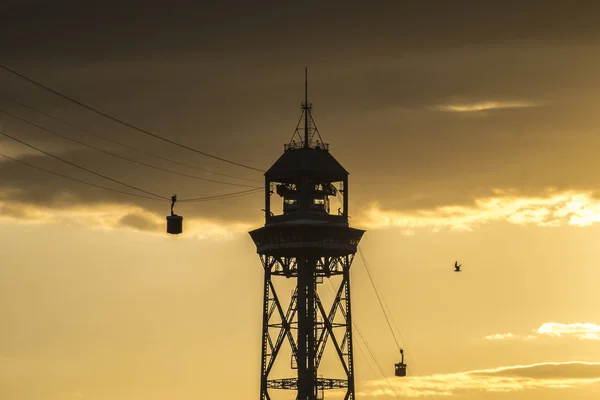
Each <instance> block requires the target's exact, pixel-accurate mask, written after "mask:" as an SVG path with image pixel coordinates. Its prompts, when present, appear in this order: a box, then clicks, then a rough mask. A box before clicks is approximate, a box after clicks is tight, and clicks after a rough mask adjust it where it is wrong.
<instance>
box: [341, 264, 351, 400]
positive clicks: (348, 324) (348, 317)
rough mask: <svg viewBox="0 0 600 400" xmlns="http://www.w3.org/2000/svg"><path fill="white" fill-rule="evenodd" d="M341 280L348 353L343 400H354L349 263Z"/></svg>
mask: <svg viewBox="0 0 600 400" xmlns="http://www.w3.org/2000/svg"><path fill="white" fill-rule="evenodd" d="M342 276H343V279H344V283H345V288H346V290H345V293H344V298H345V299H346V301H345V303H346V345H347V349H348V350H347V351H348V391H347V392H346V397H345V398H344V400H354V355H353V348H352V347H353V344H354V343H353V340H352V310H351V309H352V307H351V302H350V299H351V297H350V261H349V260H348V261H347V262H346V265H345V266H344V273H343V275H342Z"/></svg>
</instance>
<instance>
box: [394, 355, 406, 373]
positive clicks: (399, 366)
mask: <svg viewBox="0 0 600 400" xmlns="http://www.w3.org/2000/svg"><path fill="white" fill-rule="evenodd" d="M400 355H401V356H402V360H401V361H400V362H399V363H398V364H396V368H395V370H394V375H396V376H406V364H405V363H404V350H402V349H400Z"/></svg>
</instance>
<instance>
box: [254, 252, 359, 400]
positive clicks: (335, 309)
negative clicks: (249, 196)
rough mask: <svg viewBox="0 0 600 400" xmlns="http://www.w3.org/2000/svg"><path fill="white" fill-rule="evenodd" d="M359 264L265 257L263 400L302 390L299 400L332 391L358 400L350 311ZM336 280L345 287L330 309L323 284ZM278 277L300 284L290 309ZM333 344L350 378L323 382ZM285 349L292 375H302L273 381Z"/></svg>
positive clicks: (341, 258) (340, 258)
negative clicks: (321, 373)
mask: <svg viewBox="0 0 600 400" xmlns="http://www.w3.org/2000/svg"><path fill="white" fill-rule="evenodd" d="M353 258H354V255H346V256H337V257H318V258H317V257H313V258H300V259H298V258H296V257H273V256H267V255H261V260H262V263H263V267H264V272H265V280H264V293H263V328H262V364H261V365H262V368H261V389H260V390H261V400H271V399H272V397H271V396H272V394H271V393H270V392H269V389H289V390H297V391H298V396H297V399H298V400H315V399H320V398H323V391H324V390H327V389H346V394H345V396H344V399H345V400H354V360H353V353H352V314H351V305H350V266H351V264H352V260H353ZM332 276H340V277H341V282H340V283H339V286H338V287H335V288H334V289H335V291H334V299H333V302H332V304H331V306H330V307H329V309H326V307H325V305H324V304H323V303H322V301H321V297H320V296H319V290H318V288H319V287H320V285H319V284H323V283H324V281H323V279H329V278H330V277H332ZM273 277H280V278H279V279H281V277H286V278H296V280H297V284H296V288H295V290H294V291H293V293H292V296H291V299H290V301H289V304H288V305H287V306H285V307H284V304H282V302H281V300H280V297H279V296H278V293H277V290H276V288H275V286H276V285H275V284H274V282H273ZM329 283H331V282H329ZM329 283H328V284H329ZM321 287H322V286H321ZM273 330H275V331H276V333H273ZM294 333H295V334H294ZM328 343H330V345H331V346H332V347H333V348H334V349H335V354H336V356H337V359H338V361H339V363H340V365H341V367H342V370H343V371H344V375H345V376H344V377H340V378H323V377H320V376H319V374H318V369H319V366H320V365H321V361H322V360H323V356H324V352H325V349H326V347H327V345H328ZM284 344H287V345H289V348H290V350H291V353H292V363H291V365H290V369H296V370H297V377H296V378H271V373H272V372H273V366H274V364H275V361H276V359H277V356H278V355H279V354H280V350H281V349H282V347H283V346H284Z"/></svg>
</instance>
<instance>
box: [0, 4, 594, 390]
mask: <svg viewBox="0 0 600 400" xmlns="http://www.w3.org/2000/svg"><path fill="white" fill-rule="evenodd" d="M50 3H52V4H51V5H50ZM88 3H92V2H83V1H71V0H69V1H67V0H57V1H54V2H45V1H42V0H29V1H28V0H2V2H1V3H0V37H2V40H1V41H0V64H1V65H5V66H7V67H9V68H12V69H14V70H16V71H18V72H20V73H22V74H24V75H26V76H28V77H30V78H32V79H35V80H36V81H39V82H41V83H43V84H44V85H47V86H49V87H51V88H53V89H55V90H57V91H59V92H61V93H64V94H66V95H68V96H71V97H73V98H75V99H77V100H79V101H81V102H83V103H85V104H88V105H90V106H93V107H95V108H97V109H99V110H101V111H103V112H105V113H107V114H110V115H112V116H114V117H117V118H119V119H122V120H124V121H127V122H128V123H131V124H133V125H136V126H138V127H140V128H143V129H146V130H148V131H151V132H153V133H156V134H158V135H160V136H163V137H166V138H168V139H171V140H174V141H177V142H179V143H184V144H186V145H188V146H191V147H194V148H196V149H200V150H202V151H204V152H206V153H209V154H212V155H215V156H218V157H222V158H226V159H228V160H232V161H235V162H237V163H241V164H244V165H249V166H252V167H256V168H258V169H261V170H266V169H268V168H269V167H270V166H271V165H272V164H273V163H274V162H275V161H276V160H277V158H278V157H279V156H280V155H281V153H282V152H283V144H284V143H287V142H288V141H289V140H290V138H291V137H292V134H293V132H294V128H295V127H296V123H297V121H298V118H299V117H300V112H301V110H300V105H301V102H302V100H303V97H304V93H303V91H304V67H305V66H307V67H308V75H309V101H310V102H312V103H313V116H314V118H315V121H316V123H317V126H318V128H319V131H320V133H321V136H322V137H323V139H324V141H325V142H328V143H330V146H331V147H330V150H331V153H332V154H333V155H334V157H336V159H337V160H338V161H339V162H340V163H341V164H342V165H343V166H344V167H345V168H346V169H347V170H348V171H349V172H350V185H351V188H352V189H351V198H350V215H351V217H352V218H351V223H352V226H354V227H359V228H363V229H366V230H367V232H366V234H365V235H364V237H363V241H362V243H361V249H362V250H363V252H364V255H365V257H366V260H367V262H368V264H369V267H370V268H371V270H372V271H373V273H374V275H375V278H376V280H377V283H378V285H379V288H380V290H381V293H382V294H383V296H384V297H385V300H386V303H387V305H388V306H389V309H390V312H391V315H392V316H393V319H394V321H395V323H396V324H397V326H398V328H399V332H400V334H401V335H400V336H401V337H400V339H401V340H400V341H401V345H402V346H403V347H404V349H405V351H406V353H407V354H406V361H407V363H408V371H409V373H408V376H407V377H406V378H396V377H394V376H393V373H394V363H396V362H398V361H399V358H400V355H399V353H398V350H397V348H396V345H395V343H394V338H393V337H392V334H391V333H390V331H389V329H388V326H387V324H386V320H385V317H384V315H383V313H382V310H381V308H380V307H379V303H378V301H377V298H376V295H375V292H374V290H373V287H372V286H371V283H370V281H369V279H368V275H367V272H366V269H365V265H364V264H363V262H362V261H361V259H360V258H358V257H357V259H356V260H355V262H354V265H353V267H352V271H353V272H352V285H353V286H352V290H353V296H354V297H353V313H354V314H353V317H354V319H355V322H356V323H357V325H358V327H359V328H360V331H361V333H362V335H363V337H364V339H365V340H366V342H367V344H368V346H369V347H370V349H371V350H372V352H373V354H374V355H375V359H376V361H377V363H379V365H380V366H381V367H382V368H383V370H384V373H385V377H384V376H382V374H381V373H380V371H379V369H378V367H377V365H376V363H375V361H374V360H373V358H372V357H371V356H370V355H369V352H368V350H367V349H366V347H365V344H364V342H363V341H362V340H361V339H360V338H359V337H358V336H357V335H356V332H355V336H357V337H355V346H356V349H355V363H356V386H357V389H356V392H357V398H359V399H365V400H367V399H380V400H388V399H389V400H393V399H395V398H396V396H395V395H394V394H393V392H392V390H391V389H392V388H393V389H394V390H395V393H396V395H397V396H400V397H401V398H417V397H419V396H424V397H422V398H425V399H430V400H439V399H448V400H467V399H474V400H534V399H544V400H558V399H572V400H583V399H585V400H587V399H597V398H599V396H600V307H599V303H600V294H598V293H600V292H599V291H598V289H597V287H598V285H599V284H600V272H599V270H598V268H597V260H598V259H599V257H600V248H599V247H598V238H600V224H598V222H600V191H599V188H600V174H599V173H597V171H598V170H600V158H599V157H598V151H599V150H600V135H599V134H598V131H599V129H600V112H599V111H598V110H599V107H600V106H599V104H600V102H599V98H600V97H599V96H600V73H599V71H600V47H599V44H600V28H599V27H598V21H600V5H598V4H595V3H594V2H591V1H589V2H578V3H573V2H566V1H563V2H559V1H556V2H550V1H534V0H532V1H527V2H525V1H508V0H505V1H466V0H465V1H462V0H455V1H453V2H449V1H447V2H444V1H431V0H419V1H414V2H411V1H395V2H392V1H385V2H384V1H381V2H378V1H370V2H361V3H358V2H356V3H352V2H349V1H345V2H341V1H328V2H316V1H305V2H289V3H286V4H285V5H283V4H282V2H275V1H271V2H267V1H264V2H256V1H254V2H227V1H221V2H214V4H206V5H200V3H201V2H183V1H172V2H162V3H160V4H159V3H156V4H146V3H144V4H143V5H141V4H142V3H139V4H140V5H124V4H123V3H125V2H122V1H114V0H105V1H103V2H101V4H88ZM131 3H133V2H131ZM217 3H218V5H216V4H217ZM525 3H527V4H525ZM560 4H562V5H561V6H559V5H560ZM10 99H13V100H18V101H19V102H21V103H22V104H26V105H27V106H29V107H31V108H33V109H36V110H39V111H41V112H43V113H46V114H48V115H52V116H53V117H56V118H59V119H61V120H64V121H66V122H68V123H69V124H71V125H72V126H68V125H65V124H63V123H61V122H58V121H56V120H52V119H51V118H49V117H47V116H44V115H42V114H40V113H39V112H36V111H34V110H32V109H31V108H27V107H24V106H22V105H19V104H17V103H15V102H14V101H12V100H10ZM7 113H8V114H7ZM9 114H12V115H14V116H17V117H19V118H22V119H25V120H27V121H29V122H31V123H34V124H37V125H40V126H43V127H45V128H46V129H49V130H52V131H54V132H57V133H60V134H62V135H65V136H68V137H71V138H73V139H76V140H77V141H79V142H84V143H86V144H88V145H91V146H94V147H97V148H101V149H104V150H107V151H111V152H113V153H117V154H119V155H121V156H123V157H126V158H131V159H135V160H138V161H140V162H144V163H147V164H152V165H155V166H159V167H161V168H167V169H170V170H176V171H179V172H180V173H185V174H190V175H195V176H199V177H202V178H205V179H211V180H218V181H224V182H227V183H229V184H223V183H215V182H208V181H204V180H198V179H191V178H187V177H183V176H178V175H173V174H170V173H167V172H163V171H157V170H155V169H150V168H147V167H144V166H141V165H136V164H133V163H130V162H127V161H125V160H122V159H118V158H115V157H112V156H110V155H108V154H103V153H102V152H99V151H95V150H92V149H90V148H89V147H87V148H86V147H84V146H82V145H80V144H77V143H74V142H72V141H68V140H66V139H64V138H61V137H58V136H56V135H53V134H51V133H50V132H48V131H45V130H42V129H39V128H36V127H34V126H32V125H30V124H27V123H25V122H23V121H22V120H18V119H16V118H14V117H12V116H10V115H9ZM73 126H76V127H79V128H83V130H78V129H75V128H74V127H73ZM85 131H87V132H85ZM0 132H3V133H5V134H8V135H10V136H13V137H15V138H18V139H19V140H22V141H24V142H27V143H28V144H31V145H33V146H35V147H37V148H39V149H42V150H44V151H46V152H48V153H52V154H54V155H56V156H59V157H62V158H64V159H66V160H68V161H70V162H72V163H75V164H78V165H81V166H83V167H85V168H87V169H90V170H93V171H96V172H98V173H101V174H103V175H106V176H108V177H111V178H113V179H116V180H119V181H122V182H126V183H128V184H130V185H132V186H135V187H137V188H141V189H143V190H145V191H148V192H152V193H157V194H160V195H161V196H164V197H167V198H169V197H170V196H171V195H172V194H174V193H176V194H177V195H178V197H179V198H181V199H186V198H197V197H206V196H213V195H221V194H225V193H232V192H239V191H242V190H248V189H250V188H251V187H256V186H259V187H260V186H261V182H263V179H264V178H263V176H262V173H261V172H258V171H255V170H250V169H245V168H242V167H239V166H235V165H232V164H227V163H224V162H221V161H218V160H216V159H212V158H209V157H204V156H201V155H199V154H196V153H193V152H191V151H188V150H184V149H181V148H179V147H176V146H173V145H170V144H167V143H165V142H162V141H160V140H157V139H155V138H152V137H150V136H148V135H144V134H142V133H141V132H139V131H136V130H133V129H130V128H127V127H124V126H123V125H120V124H118V123H116V122H114V121H111V120H108V119H106V118H104V117H102V116H99V115H97V114H94V113H93V112H91V111H89V110H86V109H84V108H82V107H80V106H78V105H76V104H73V103H70V102H68V101H67V100H65V99H62V98H60V97H58V96H56V95H54V94H52V93H50V92H48V91H45V90H44V89H42V88H40V87H37V86H35V85H33V84H31V83H29V82H27V81H26V80H24V79H21V78H19V77H17V76H15V75H13V74H10V73H9V72H7V71H5V70H2V69H0ZM93 134H97V135H102V136H104V137H107V138H110V139H111V140H113V141H118V142H121V143H124V144H126V145H128V146H132V147H135V148H138V149H141V150H143V151H146V152H150V153H152V154H157V155H160V156H162V157H166V158H170V159H175V160H179V162H181V163H185V164H189V165H193V166H195V167H198V168H204V169H207V170H210V171H213V172H216V173H218V174H225V175H230V176H235V177H238V178H243V179H233V178H230V177H225V176H223V175H215V174H212V173H206V172H200V171H198V170H194V169H191V168H186V167H182V166H180V165H175V164H173V163H169V162H167V161H164V160H157V159H156V158H151V157H149V156H147V155H143V154H140V153H139V152H137V153H136V152H135V151H133V150H128V149H124V148H122V147H119V146H117V145H115V144H114V143H110V142H107V141H105V140H102V139H100V138H98V137H97V136H94V135H93ZM0 153H2V154H4V155H6V156H9V157H12V158H15V159H18V160H21V161H25V162H27V163H30V164H33V165H36V166H38V167H41V168H44V169H47V170H51V171H53V172H55V173H59V174H64V175H68V176H70V177H72V178H75V179H79V180H83V181H86V182H88V183H92V184H95V185H101V186H106V187H110V188H113V189H116V190H122V191H128V192H133V190H132V189H128V188H125V187H122V186H119V185H118V184H116V183H114V182H110V181H108V180H105V179H102V178H101V177H98V176H94V175H91V174H89V173H87V172H85V171H83V170H80V169H76V168H74V167H72V166H70V165H67V164H64V163H61V162H60V161H58V160H56V159H53V158H52V157H49V156H46V155H44V154H41V153H39V152H37V151H35V150H33V149H31V148H28V147H26V146H24V145H22V144H19V143H17V142H16V141H14V140H11V139H9V138H7V137H5V136H0ZM236 185H241V186H236ZM138 194H142V193H139V192H138ZM263 202H264V198H263V196H262V195H261V194H258V193H254V194H251V195H248V196H240V197H234V198H228V199H223V200H219V201H206V202H188V203H185V202H181V203H178V204H177V206H176V207H177V208H176V209H177V212H178V213H179V214H181V215H183V216H184V234H183V235H179V236H170V235H167V234H166V233H165V216H166V215H167V214H169V212H170V202H169V201H155V200H147V199H143V198H137V197H131V196H127V195H123V194H119V193H115V192H111V191H107V190H102V189H99V188H95V187H91V186H86V185H84V184H81V183H78V182H74V181H70V180H67V179H63V178H61V177H58V176H55V175H51V174H48V173H45V172H43V171H40V170H36V169H34V168H30V167H28V166H26V165H23V164H19V163H17V162H14V161H11V160H9V159H7V158H5V157H2V156H0V243H2V245H1V246H0V321H1V325H0V398H2V399H7V400H68V399H90V400H162V399H174V400H175V399H176V400H191V399H216V398H222V399H256V398H257V397H258V395H259V383H260V382H259V377H260V349H261V342H260V336H261V330H260V329H261V322H262V321H261V312H262V310H261V306H262V304H261V302H262V284H263V270H262V267H261V264H260V261H259V258H258V256H257V255H256V248H255V246H254V244H253V242H252V240H251V239H250V237H249V235H248V233H247V232H248V231H249V230H252V229H255V228H257V227H260V226H261V224H263V223H264V218H263V213H262V211H261V209H262V208H264V204H263ZM455 260H458V261H459V262H461V263H462V264H463V270H464V271H463V272H461V273H460V274H456V273H454V272H453V264H454V261H455ZM322 289H324V292H323V293H324V294H323V296H324V298H325V300H327V301H329V298H328V293H329V292H328V291H327V290H325V288H323V287H322ZM322 373H324V374H326V373H327V371H323V372H322ZM386 379H387V380H386ZM325 398H326V399H327V398H338V397H336V393H335V392H331V393H328V394H326V397H325Z"/></svg>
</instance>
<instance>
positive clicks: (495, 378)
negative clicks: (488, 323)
mask: <svg viewBox="0 0 600 400" xmlns="http://www.w3.org/2000/svg"><path fill="white" fill-rule="evenodd" d="M388 382H389V385H388V383H387V382H386V381H385V380H375V381H370V382H368V383H366V385H365V386H364V388H363V389H362V390H361V391H359V393H357V396H359V397H376V398H377V397H391V396H394V393H393V392H392V388H393V390H394V392H395V393H396V394H397V395H399V396H400V397H427V396H452V395H456V394H461V393H465V392H471V393H472V392H506V393H508V392H515V391H523V390H534V389H545V388H546V389H566V388H576V387H580V386H583V385H591V384H595V383H599V382H600V363H586V362H547V363H538V364H530V365H513V366H506V367H500V368H493V369H482V370H472V371H465V372H458V373H450V374H433V375H426V376H408V377H405V378H392V379H389V380H388ZM390 386H391V387H390Z"/></svg>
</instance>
